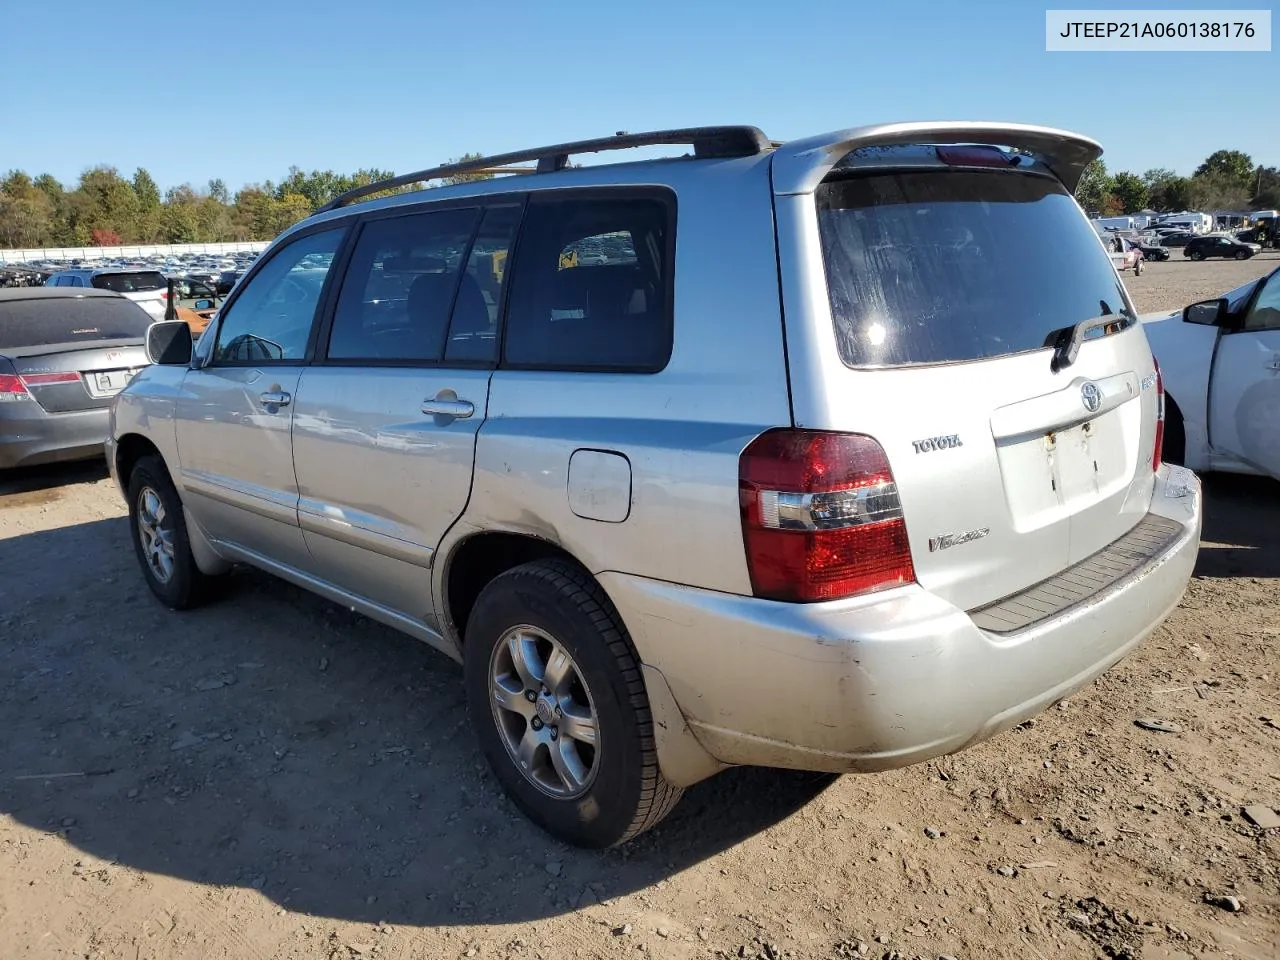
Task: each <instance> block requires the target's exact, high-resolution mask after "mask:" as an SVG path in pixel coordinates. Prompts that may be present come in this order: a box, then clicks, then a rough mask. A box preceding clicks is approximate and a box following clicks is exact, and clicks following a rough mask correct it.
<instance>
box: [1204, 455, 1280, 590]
mask: <svg viewBox="0 0 1280 960" xmlns="http://www.w3.org/2000/svg"><path fill="white" fill-rule="evenodd" d="M1203 479H1204V529H1203V531H1202V533H1201V546H1200V557H1199V559H1198V560H1197V561H1196V570H1195V573H1196V576H1198V577H1257V578H1280V483H1277V482H1276V481H1275V480H1271V479H1267V478H1263V477H1241V476H1231V475H1229V474H1211V475H1209V476H1207V477H1205V478H1203Z"/></svg>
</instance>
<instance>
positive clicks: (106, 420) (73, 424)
mask: <svg viewBox="0 0 1280 960" xmlns="http://www.w3.org/2000/svg"><path fill="white" fill-rule="evenodd" d="M6 406H7V405H6ZM32 406H34V404H32ZM110 416H111V411H110V410H108V409H106V408H99V409H96V410H77V411H74V412H71V413H44V412H43V411H34V412H32V414H31V415H28V416H24V417H21V418H17V417H15V418H2V419H0V469H6V468H9V467H31V466H38V465H39V464H43V463H58V462H61V461H65V460H91V459H93V458H95V457H100V456H102V444H103V441H105V440H106V439H107V434H108V432H109V431H110Z"/></svg>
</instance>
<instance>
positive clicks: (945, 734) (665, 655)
mask: <svg viewBox="0 0 1280 960" xmlns="http://www.w3.org/2000/svg"><path fill="white" fill-rule="evenodd" d="M1200 511H1201V498H1200V485H1199V481H1198V480H1197V479H1196V478H1195V476H1194V475H1193V474H1191V473H1190V472H1189V471H1185V470H1182V469H1181V468H1169V467H1164V468H1162V469H1161V472H1160V476H1159V477H1158V478H1157V482H1156V490H1155V497H1154V499H1153V502H1152V505H1151V512H1152V513H1154V514H1156V515H1158V516H1161V517H1165V518H1167V519H1169V520H1172V521H1174V522H1176V523H1177V524H1178V525H1179V527H1180V528H1181V529H1180V531H1179V532H1178V534H1177V536H1176V538H1175V539H1173V540H1172V542H1171V543H1170V545H1169V546H1168V547H1167V548H1166V549H1164V551H1163V552H1161V553H1159V554H1157V555H1155V556H1154V557H1153V558H1152V559H1151V560H1150V561H1148V562H1147V563H1146V564H1145V565H1143V566H1142V567H1140V568H1139V569H1137V570H1135V571H1134V572H1133V573H1131V574H1130V575H1128V576H1126V577H1124V578H1122V579H1121V580H1118V581H1116V582H1115V583H1113V584H1112V585H1110V587H1108V588H1107V589H1105V590H1103V591H1101V592H1100V593H1099V594H1098V595H1096V596H1095V597H1091V598H1089V599H1088V600H1085V601H1082V602H1080V603H1078V604H1077V605H1075V606H1073V607H1070V608H1069V609H1067V610H1065V611H1063V612H1061V613H1060V614H1058V615H1055V616H1052V617H1050V618H1049V619H1046V620H1042V621H1040V622H1038V623H1034V624H1032V625H1031V626H1029V627H1027V628H1025V629H1023V630H1019V631H1016V632H1012V633H999V634H998V633H994V632H989V631H986V630H982V629H980V628H979V627H978V626H977V625H976V624H975V623H974V621H973V619H972V618H971V617H970V615H969V614H968V613H966V612H965V611H963V610H960V609H958V608H956V607H954V606H952V605H951V604H949V603H947V602H945V601H943V600H941V599H939V598H938V597H936V596H933V595H932V594H930V593H928V592H927V591H925V590H924V589H922V588H921V587H919V586H911V587H904V588H902V589H898V590H894V591H891V592H886V593H883V594H879V595H872V596H870V597H861V598H857V599H855V600H848V601H837V602H833V603H823V604H785V603H774V602H771V601H766V600H757V599H754V598H750V597H742V596H735V595H729V594H720V593H712V592H708V591H702V590H696V589H691V588H688V587H681V586H676V585H673V584H669V583H663V582H659V581H654V580H647V579H644V578H639V577H632V576H628V575H623V574H605V575H603V576H601V578H600V580H601V583H602V584H603V585H604V587H605V589H606V590H607V591H608V592H609V594H610V596H611V598H612V599H613V601H614V603H615V604H616V605H617V607H618V610H619V612H620V614H621V615H622V618H623V620H624V621H625V622H626V624H627V627H628V629H629V630H630V632H631V635H632V638H633V640H634V642H635V644H636V648H637V650H638V652H639V654H640V657H641V659H642V661H643V662H644V664H645V665H646V667H648V668H650V669H652V670H656V671H658V672H660V673H661V674H662V675H663V677H664V678H665V679H666V681H667V684H668V686H669V688H670V690H671V693H672V695H673V696H674V699H675V701H676V703H677V704H678V706H679V708H680V711H681V712H682V713H683V714H684V717H685V719H686V721H687V723H688V725H689V728H690V729H691V731H692V733H693V735H694V736H695V737H696V738H697V740H698V741H699V743H700V744H701V745H702V747H703V748H704V749H705V750H706V751H707V753H709V754H710V755H711V756H712V757H714V758H715V759H716V760H719V761H721V762H723V763H731V764H752V765H759V766H773V767H791V768H798V769H811V770H830V771H839V772H844V771H856V770H881V769H888V768H892V767H900V766H905V765H908V764H912V763H918V762H920V761H923V760H927V759H929V758H931V757H936V756H940V755H943V754H947V753H954V752H956V751H957V750H961V749H964V748H965V747H967V746H970V745H972V744H974V743H977V742H979V741H981V740H983V739H985V738H987V737H990V736H992V735H993V734H995V733H997V732H999V731H1001V730H1004V729H1007V728H1008V727H1011V726H1013V725H1015V724H1017V723H1020V722H1021V721H1022V720H1024V719H1026V718H1027V717H1030V716H1032V715H1034V714H1036V713H1038V712H1040V711H1041V710H1043V709H1045V708H1046V707H1048V706H1050V705H1051V704H1053V703H1054V702H1056V701H1058V700H1060V699H1062V698H1063V697H1065V696H1067V695H1068V694H1070V693H1072V692H1073V691H1075V690H1077V689H1079V688H1080V687H1082V686H1084V685H1085V684H1087V683H1089V682H1090V681H1091V680H1093V679H1094V678H1095V677H1097V676H1098V675H1099V674H1101V673H1102V672H1103V671H1105V670H1106V669H1107V668H1108V667H1110V666H1111V665H1112V664H1113V663H1115V662H1116V661H1117V660H1119V659H1120V658H1121V657H1123V656H1124V655H1125V654H1126V653H1128V652H1129V651H1130V650H1131V649H1133V647H1134V646H1136V645H1137V644H1138V643H1139V642H1141V641H1142V639H1143V638H1145V637H1146V636H1147V635H1148V634H1149V633H1150V632H1151V631H1152V630H1154V629H1155V627H1156V626H1158V625H1159V624H1160V622H1161V621H1162V620H1163V619H1164V618H1165V617H1166V616H1167V615H1168V614H1169V613H1170V611H1172V609H1173V608H1174V607H1175V606H1176V605H1177V603H1178V601H1179V599H1180V598H1181V597H1182V594H1183V591H1184V590H1185V589H1186V585H1187V581H1188V580H1189V579H1190V577H1191V571H1192V568H1193V567H1194V565H1195V560H1196V553H1197V551H1198V549H1199V542H1200V522H1201V512H1200Z"/></svg>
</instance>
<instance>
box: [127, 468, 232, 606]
mask: <svg viewBox="0 0 1280 960" xmlns="http://www.w3.org/2000/svg"><path fill="white" fill-rule="evenodd" d="M129 535H130V539H132V540H133V550H134V553H135V554H136V555H137V557H138V565H139V566H141V567H142V575H143V577H145V578H146V581H147V586H149V587H150V588H151V592H152V593H154V594H155V595H156V596H157V597H158V598H159V599H160V602H161V603H163V604H165V606H168V607H171V608H173V609H174V610H188V609H190V608H191V607H196V606H199V605H200V604H202V603H204V602H205V601H207V600H209V599H211V598H212V597H213V595H214V594H215V592H216V588H217V585H218V584H219V583H220V582H222V581H223V578H222V577H213V576H210V575H209V574H207V573H204V572H203V571H201V569H200V568H199V567H198V566H196V559H195V556H194V555H193V554H192V553H191V541H190V539H189V537H188V534H187V522H186V518H185V516H184V515H183V512H182V498H181V497H180V496H179V495H178V490H177V488H176V487H174V485H173V480H171V479H170V477H169V471H168V470H167V469H166V468H165V465H164V461H163V460H161V459H160V457H158V456H148V457H142V458H141V459H140V460H138V462H137V463H136V464H134V467H133V472H132V473H131V474H130V475H129Z"/></svg>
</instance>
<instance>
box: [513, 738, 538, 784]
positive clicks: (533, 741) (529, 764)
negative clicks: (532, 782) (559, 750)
mask: <svg viewBox="0 0 1280 960" xmlns="http://www.w3.org/2000/svg"><path fill="white" fill-rule="evenodd" d="M541 745H542V741H541V740H540V739H539V737H538V735H537V733H535V732H534V730H533V727H529V728H528V729H526V730H525V732H524V736H523V737H521V738H520V744H519V746H518V748H517V749H516V760H517V761H519V763H520V766H521V767H522V768H523V769H524V771H525V772H526V773H529V774H532V773H533V765H534V762H535V761H536V759H537V756H538V747H539V746H541Z"/></svg>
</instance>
